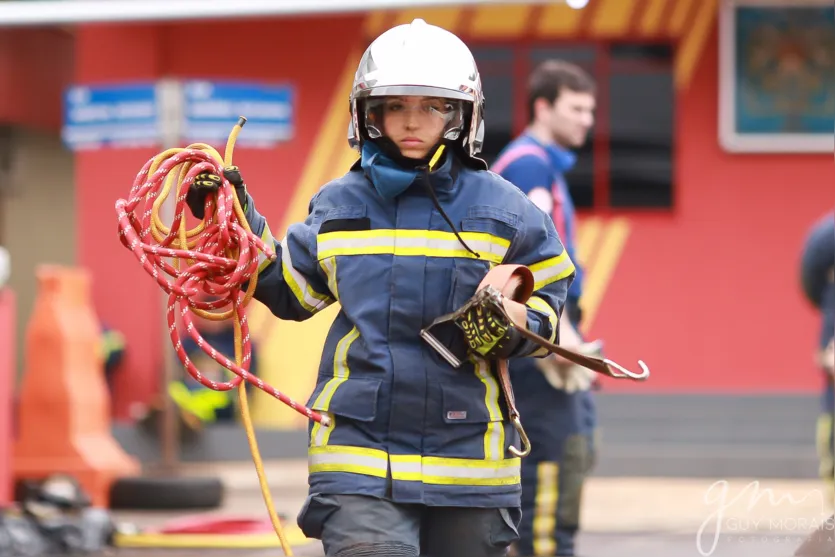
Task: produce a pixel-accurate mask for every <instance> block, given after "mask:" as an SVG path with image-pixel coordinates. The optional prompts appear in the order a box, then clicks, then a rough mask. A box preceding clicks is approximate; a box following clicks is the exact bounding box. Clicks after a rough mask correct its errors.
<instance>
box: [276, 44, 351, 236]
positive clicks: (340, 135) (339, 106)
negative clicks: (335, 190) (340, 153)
mask: <svg viewBox="0 0 835 557" xmlns="http://www.w3.org/2000/svg"><path fill="white" fill-rule="evenodd" d="M358 63H359V55H358V54H357V53H356V52H354V53H352V54H351V55H349V56H348V59H347V60H346V63H345V68H344V69H343V70H342V75H341V76H340V77H339V82H338V83H337V86H336V88H335V90H334V92H333V96H332V97H331V102H330V105H329V106H328V110H327V113H326V116H325V120H324V121H323V123H322V127H321V128H320V130H319V135H318V136H316V142H315V143H314V144H313V145H312V146H311V148H310V150H309V151H308V153H309V156H308V159H307V163H306V164H305V168H304V172H303V173H302V176H301V179H300V180H299V184H298V187H296V190H295V192H294V193H293V197H292V198H291V199H290V203H289V204H288V206H287V212H286V213H285V215H284V223H283V230H282V234H281V236H282V237H283V236H284V233H285V231H286V230H287V227H289V226H290V225H291V224H292V223H294V222H298V221H300V220H304V218H305V217H306V216H307V208H308V205H309V204H310V198H311V197H313V194H314V193H316V191H317V190H318V189H319V188H320V187H322V186H323V185H324V184H325V182H326V181H327V179H328V178H327V177H326V176H325V174H326V171H325V169H328V168H330V165H329V163H330V162H332V161H333V153H334V149H336V148H338V147H339V146H340V144H341V143H343V142H344V143H345V145H346V146H347V138H346V137H345V133H344V132H345V130H347V128H348V111H347V104H346V99H347V98H348V95H349V94H350V92H351V85H352V84H353V82H354V74H355V73H356V71H357V64H358Z"/></svg>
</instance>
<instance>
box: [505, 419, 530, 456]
mask: <svg viewBox="0 0 835 557" xmlns="http://www.w3.org/2000/svg"><path fill="white" fill-rule="evenodd" d="M510 421H511V423H512V424H513V428H514V429H515V430H516V432H517V433H519V438H520V439H521V440H522V450H521V451H520V450H519V449H517V448H516V447H514V446H513V445H511V446H509V447H508V448H507V450H508V451H510V453H511V454H512V455H513V456H516V457H519V458H524V457H526V456H528V455H529V454H531V442H530V440H529V439H528V434H527V433H525V429H524V428H523V427H522V421H521V420H520V419H519V416H513V417H512V418H511V419H510Z"/></svg>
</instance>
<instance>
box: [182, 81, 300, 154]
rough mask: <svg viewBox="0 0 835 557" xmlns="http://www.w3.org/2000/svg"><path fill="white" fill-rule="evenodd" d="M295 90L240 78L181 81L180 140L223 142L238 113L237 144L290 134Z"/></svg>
mask: <svg viewBox="0 0 835 557" xmlns="http://www.w3.org/2000/svg"><path fill="white" fill-rule="evenodd" d="M293 101H294V91H293V88H292V87H290V86H288V85H267V84H261V83H255V82H240V81H185V82H183V102H184V104H183V116H184V119H183V129H182V137H183V140H184V141H186V142H188V143H193V142H205V143H212V144H218V143H221V144H225V142H226V140H227V138H228V137H229V133H230V132H231V131H232V127H233V126H234V125H235V123H236V122H237V121H238V118H239V117H240V116H245V117H246V119H247V123H246V125H245V126H244V129H243V130H242V131H241V134H240V135H239V136H238V139H237V142H236V144H237V145H242V146H251V147H262V148H264V147H271V146H273V145H275V144H276V143H278V142H282V141H287V140H289V139H291V138H292V137H293V133H294V128H293V110H294V108H293Z"/></svg>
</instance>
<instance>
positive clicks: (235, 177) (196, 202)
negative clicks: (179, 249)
mask: <svg viewBox="0 0 835 557" xmlns="http://www.w3.org/2000/svg"><path fill="white" fill-rule="evenodd" d="M223 177H224V178H226V180H227V181H228V182H229V183H230V184H232V186H233V187H234V188H235V193H236V194H237V196H238V201H239V202H240V203H241V207H242V208H243V209H244V210H246V184H244V180H243V178H242V177H241V171H240V169H239V168H238V167H237V166H227V167H226V168H224V169H223ZM222 183H223V179H222V178H221V177H220V176H218V175H217V174H212V173H211V172H203V173H201V174H198V175H197V176H195V177H194V181H193V182H192V183H191V186H190V187H189V189H188V192H187V193H186V204H187V205H188V208H189V209H190V210H191V214H193V215H194V216H195V217H196V218H198V219H201V220H202V219H203V218H204V217H205V216H206V197H208V196H209V194H213V193H215V192H217V190H218V189H220V186H221V184H222Z"/></svg>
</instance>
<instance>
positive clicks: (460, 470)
mask: <svg viewBox="0 0 835 557" xmlns="http://www.w3.org/2000/svg"><path fill="white" fill-rule="evenodd" d="M390 458H391V478H392V479H393V480H400V481H413V482H423V483H425V484H435V485H479V486H487V485H494V486H495V485H514V484H518V483H519V482H520V481H521V472H520V469H521V468H520V467H521V460H520V459H518V458H507V459H502V460H476V459H469V458H441V457H434V456H424V457H421V456H418V455H391V457H390Z"/></svg>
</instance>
